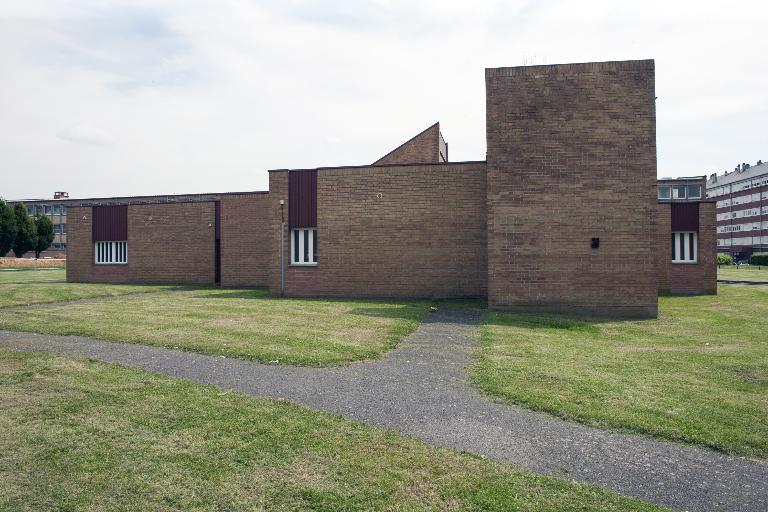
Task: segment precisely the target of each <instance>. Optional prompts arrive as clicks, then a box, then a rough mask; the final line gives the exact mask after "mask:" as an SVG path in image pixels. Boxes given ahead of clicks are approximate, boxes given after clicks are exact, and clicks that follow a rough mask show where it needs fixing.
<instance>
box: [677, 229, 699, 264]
mask: <svg viewBox="0 0 768 512" xmlns="http://www.w3.org/2000/svg"><path fill="white" fill-rule="evenodd" d="M697 245H698V233H696V232H695V231H675V232H673V233H672V263H696V262H697V261H698V257H699V255H698V252H699V251H698V247H697Z"/></svg>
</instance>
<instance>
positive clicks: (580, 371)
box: [472, 285, 768, 459]
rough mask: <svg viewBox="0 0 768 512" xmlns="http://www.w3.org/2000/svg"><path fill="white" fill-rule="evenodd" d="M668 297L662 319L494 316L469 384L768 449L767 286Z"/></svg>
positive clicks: (735, 447) (581, 415)
mask: <svg viewBox="0 0 768 512" xmlns="http://www.w3.org/2000/svg"><path fill="white" fill-rule="evenodd" d="M719 292H720V293H719V295H718V296H702V297H661V298H660V299H659V311H660V314H659V318H658V319H657V320H643V321H625V322H602V323H601V322H590V321H585V320H584V319H576V318H563V317H556V316H547V315H522V314H520V315H518V314H511V313H489V314H487V315H486V316H485V319H484V324H483V326H482V336H481V340H482V341H481V345H482V346H481V349H480V354H479V357H478V360H477V362H476V364H475V366H474V368H473V370H472V380H473V382H474V383H475V384H476V385H477V386H478V387H480V389H482V390H483V391H485V392H486V393H488V394H490V395H493V396H495V397H499V398H501V399H504V400H506V401H508V402H512V403H517V404H522V405H525V406H528V407H531V408H533V409H538V410H542V411H546V412H549V413H552V414H555V415H558V416H561V417H564V418H567V419H572V420H577V421H581V422H584V423H587V424H591V425H599V426H607V427H613V428H620V429H627V430H632V431H636V432H642V433H647V434H652V435H655V436H659V437H662V438H666V439H671V440H676V441H684V442H690V443H696V444H701V445H705V446H710V447H713V448H716V449H718V450H722V451H725V452H728V453H732V454H738V455H745V456H751V457H757V458H763V459H765V458H767V457H768V287H749V286H736V285H721V286H720V288H719Z"/></svg>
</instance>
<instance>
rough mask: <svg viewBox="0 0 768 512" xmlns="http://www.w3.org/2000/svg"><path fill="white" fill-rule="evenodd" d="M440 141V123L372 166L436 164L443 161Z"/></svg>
mask: <svg viewBox="0 0 768 512" xmlns="http://www.w3.org/2000/svg"><path fill="white" fill-rule="evenodd" d="M441 140H442V139H441V135H440V123H435V124H433V125H432V126H430V127H429V128H427V129H426V130H424V131H423V132H421V133H420V134H418V135H416V136H415V137H414V138H412V139H411V140H409V141H407V142H405V143H404V144H402V145H401V146H399V147H397V148H396V149H394V150H392V151H390V152H389V153H387V154H386V155H384V156H383V157H381V158H379V159H378V160H376V161H375V162H373V165H394V164H438V163H440V162H443V161H445V159H444V158H442V157H441V156H440V153H441V152H440V149H441V147H440V146H441ZM443 152H445V149H443Z"/></svg>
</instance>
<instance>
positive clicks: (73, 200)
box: [8, 190, 269, 204]
mask: <svg viewBox="0 0 768 512" xmlns="http://www.w3.org/2000/svg"><path fill="white" fill-rule="evenodd" d="M251 194H252V195H257V194H269V191H268V190H255V191H245V192H204V193H198V194H156V195H143V196H112V197H84V198H72V197H68V198H65V199H9V200H8V202H9V203H25V204H26V203H56V204H66V203H82V202H93V201H139V200H148V201H151V200H153V199H156V200H158V199H174V198H176V199H200V200H215V199H216V198H217V197H219V196H231V195H251Z"/></svg>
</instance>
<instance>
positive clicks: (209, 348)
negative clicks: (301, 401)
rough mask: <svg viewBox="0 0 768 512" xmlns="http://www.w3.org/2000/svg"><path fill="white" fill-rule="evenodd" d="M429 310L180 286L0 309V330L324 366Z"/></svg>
mask: <svg viewBox="0 0 768 512" xmlns="http://www.w3.org/2000/svg"><path fill="white" fill-rule="evenodd" d="M49 284H50V286H51V288H50V289H48V292H47V293H50V294H51V295H53V296H56V297H60V296H62V295H67V294H72V292H71V291H70V288H71V287H72V286H78V285H73V284H71V283H58V282H55V283H49ZM90 286H93V287H95V288H93V290H92V292H93V293H94V294H96V295H106V294H107V293H109V292H110V290H113V292H114V293H125V290H126V289H124V288H121V287H120V286H119V285H116V286H117V288H116V289H114V286H113V285H101V284H94V285H90ZM102 287H103V289H102ZM130 289H131V288H128V289H127V290H130ZM148 289H152V288H148ZM138 290H142V288H138ZM41 300H42V298H41ZM428 309H429V304H428V303H426V302H418V301H400V302H397V301H387V302H384V301H371V300H335V299H322V300H321V299H284V298H276V297H272V296H270V295H269V294H268V293H267V292H265V291H261V290H230V289H219V288H209V289H181V290H172V291H161V292H157V293H151V294H133V295H123V296H119V297H116V298H114V299H110V300H98V301H84V302H77V303H71V304H61V305H50V306H46V307H43V308H31V309H22V310H13V311H9V310H6V311H3V310H2V309H0V329H7V330H16V331H27V332H40V333H45V334H65V335H78V336H87V337H93V338H99V339H103V340H109V341H119V342H132V343H142V344H146V345H156V346H163V347H170V348H180V349H184V350H191V351H195V352H201V353H205V354H214V355H226V356H232V357H241V358H246V359H253V360H257V361H262V362H279V363H287V364H301V365H327V364H343V363H347V362H350V361H357V360H361V359H371V358H376V357H379V356H380V355H381V354H382V353H383V352H385V351H386V350H388V349H390V348H392V347H393V346H394V345H396V344H397V342H399V341H400V340H401V339H402V338H403V337H405V336H406V335H408V334H410V333H411V332H413V331H414V330H415V329H416V327H417V326H418V325H419V322H420V321H421V319H422V318H423V317H424V316H425V315H426V313H427V311H428Z"/></svg>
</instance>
